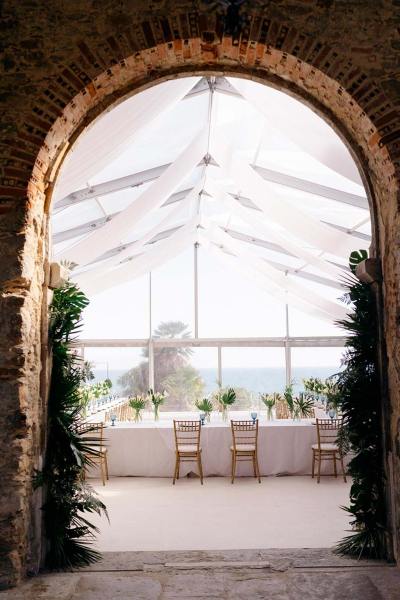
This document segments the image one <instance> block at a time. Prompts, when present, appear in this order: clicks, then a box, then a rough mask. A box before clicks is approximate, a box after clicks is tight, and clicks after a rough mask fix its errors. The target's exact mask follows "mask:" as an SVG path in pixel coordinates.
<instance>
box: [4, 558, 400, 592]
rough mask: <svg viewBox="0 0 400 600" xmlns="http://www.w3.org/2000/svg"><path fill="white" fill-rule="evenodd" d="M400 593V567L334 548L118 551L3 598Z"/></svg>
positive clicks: (39, 579) (38, 579)
mask: <svg viewBox="0 0 400 600" xmlns="http://www.w3.org/2000/svg"><path fill="white" fill-rule="evenodd" d="M191 598H199V599H202V598H207V599H208V600H222V599H224V600H242V599H249V600H261V599H268V600H278V599H279V600H300V599H302V600H303V599H304V600H400V569H398V568H397V567H396V566H394V565H389V564H387V563H384V562H379V561H356V560H351V559H347V558H341V557H337V556H335V555H333V554H332V552H331V551H330V550H327V549H294V550H290V549H289V550H282V549H277V550H243V551H240V550H233V551H215V552H110V553H105V554H104V558H103V560H102V562H101V563H98V564H97V565H94V566H92V567H90V568H88V569H85V570H81V571H79V572H73V573H56V574H44V575H41V576H39V577H36V578H34V579H31V580H29V581H27V582H26V583H25V584H23V585H22V586H20V587H19V588H17V589H14V590H9V591H7V592H3V593H0V599H1V600H28V599H29V600H30V599H32V600H167V599H171V600H172V599H177V600H178V599H180V600H189V599H191Z"/></svg>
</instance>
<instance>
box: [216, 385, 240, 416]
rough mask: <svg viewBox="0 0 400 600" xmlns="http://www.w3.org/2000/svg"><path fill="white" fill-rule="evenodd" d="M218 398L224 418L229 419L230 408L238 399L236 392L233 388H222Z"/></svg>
mask: <svg viewBox="0 0 400 600" xmlns="http://www.w3.org/2000/svg"><path fill="white" fill-rule="evenodd" d="M217 400H218V403H219V406H220V408H221V412H222V420H223V421H227V420H228V409H229V407H230V406H232V405H233V404H234V402H235V401H236V392H235V390H234V389H233V388H227V389H226V390H220V391H219V392H218V393H217Z"/></svg>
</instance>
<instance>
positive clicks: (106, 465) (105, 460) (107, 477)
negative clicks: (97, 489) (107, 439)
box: [104, 454, 110, 481]
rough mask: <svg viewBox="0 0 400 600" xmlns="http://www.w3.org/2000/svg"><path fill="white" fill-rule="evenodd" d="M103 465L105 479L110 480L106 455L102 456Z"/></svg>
mask: <svg viewBox="0 0 400 600" xmlns="http://www.w3.org/2000/svg"><path fill="white" fill-rule="evenodd" d="M104 465H105V467H106V479H107V481H108V480H109V479H110V478H109V476H108V462H107V454H106V455H105V456H104Z"/></svg>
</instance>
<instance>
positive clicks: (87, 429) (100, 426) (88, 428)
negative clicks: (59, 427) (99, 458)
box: [76, 422, 104, 452]
mask: <svg viewBox="0 0 400 600" xmlns="http://www.w3.org/2000/svg"><path fill="white" fill-rule="evenodd" d="M76 432H77V433H79V435H80V436H83V437H84V438H86V441H87V443H88V445H90V444H91V443H92V445H93V447H94V448H95V450H97V451H99V452H101V451H102V450H103V449H104V423H102V422H98V423H90V422H86V423H81V424H80V425H78V427H77V428H76Z"/></svg>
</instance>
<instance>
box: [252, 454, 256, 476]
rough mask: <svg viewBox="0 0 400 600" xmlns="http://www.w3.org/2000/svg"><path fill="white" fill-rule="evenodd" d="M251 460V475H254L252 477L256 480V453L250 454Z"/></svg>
mask: <svg viewBox="0 0 400 600" xmlns="http://www.w3.org/2000/svg"><path fill="white" fill-rule="evenodd" d="M252 460H253V473H254V477H255V478H256V479H257V469H256V453H255V452H253V454H252Z"/></svg>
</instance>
